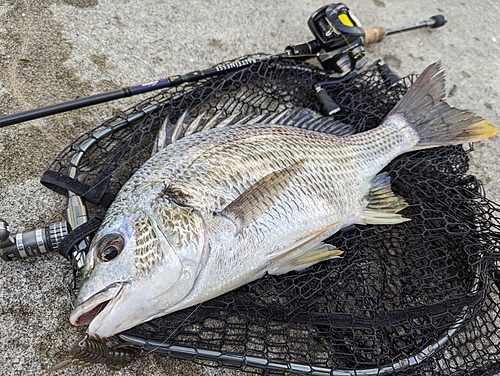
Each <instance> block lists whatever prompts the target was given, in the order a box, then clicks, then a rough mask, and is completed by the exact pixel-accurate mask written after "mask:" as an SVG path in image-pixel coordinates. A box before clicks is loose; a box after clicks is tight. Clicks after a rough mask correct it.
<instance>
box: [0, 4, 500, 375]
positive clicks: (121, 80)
mask: <svg viewBox="0 0 500 376" xmlns="http://www.w3.org/2000/svg"><path fill="white" fill-rule="evenodd" d="M325 4H327V3H326V2H324V1H318V0H297V1H293V2H291V1H285V0H275V1H272V2H271V1H269V2H264V1H257V0H245V1H241V0H224V1H222V0H207V1H197V0H193V1H189V2H187V1H185V0H169V1H166V0H164V1H161V0H143V1H130V0H5V1H2V2H1V3H0V115H6V114H11V113H15V112H19V111H23V110H27V109H31V108H35V107H40V106H44V105H49V104H53V103H57V102H60V101H64V100H68V99H72V98H76V97H78V96H87V95H91V94H95V93H99V92H103V91H109V90H114V89H117V88H119V87H123V86H128V85H133V84H136V83H140V82H148V81H151V80H153V79H156V78H161V77H165V76H169V75H173V74H179V73H186V72H189V71H191V70H196V69H203V68H206V67H209V66H211V65H213V64H215V63H218V62H221V61H223V60H226V59H230V58H235V57H238V56H241V55H245V54H248V53H256V52H268V53H274V52H282V51H283V50H284V48H285V47H286V46H287V45H289V44H294V43H302V42H305V41H308V40H310V39H311V35H310V32H309V30H308V27H307V20H308V18H309V16H310V14H311V13H312V12H314V11H315V10H317V9H318V8H320V7H321V6H323V5H325ZM346 4H347V5H348V6H349V7H350V8H351V10H352V11H353V12H354V13H355V14H356V15H357V17H358V18H359V19H360V20H361V22H362V24H363V26H365V27H370V26H376V25H384V26H387V27H395V26H399V25H403V24H407V23H413V22H416V21H421V20H424V19H427V18H429V17H430V16H432V15H435V14H438V13H443V14H445V15H446V16H447V18H448V20H449V21H448V24H447V25H446V26H445V27H443V28H441V29H438V30H419V31H413V32H409V33H406V34H403V35H396V36H391V37H388V38H387V40H386V41H385V42H383V43H381V44H379V45H376V46H372V47H370V48H368V56H369V57H370V58H371V59H372V60H374V59H376V58H378V57H382V58H384V59H385V61H386V62H388V63H389V65H390V66H391V67H392V68H393V69H394V70H395V71H396V72H397V73H399V74H400V75H407V74H410V73H419V72H421V71H422V70H423V69H424V68H425V67H426V66H427V65H428V64H430V63H432V62H434V61H437V60H441V61H442V63H443V66H444V68H445V70H446V72H447V82H448V86H447V88H448V90H449V91H450V92H451V94H452V96H451V97H450V102H451V103H452V104H453V105H455V106H457V107H460V108H468V109H470V110H473V111H475V112H477V113H479V114H481V115H482V116H485V117H487V118H489V119H490V120H491V121H492V122H493V123H496V124H500V111H499V109H498V104H499V88H500V64H499V62H498V59H499V57H500V24H499V23H498V20H500V5H498V3H497V2H496V1H495V0H481V1H480V0H468V1H465V0H464V1H456V0H441V1H440V0H432V1H431V0H422V1H418V2H417V1H413V0H408V1H406V0H371V1H362V0H351V1H346ZM142 98H145V97H142ZM142 98H131V99H128V100H120V101H115V102H113V103H109V104H104V105H99V106H95V107H92V108H87V109H82V110H77V111H73V112H70V113H66V114H61V115H57V116H52V117H48V118H45V119H40V120H34V121H31V122H28V123H24V124H18V125H14V126H9V127H6V128H1V129H0V218H3V219H5V220H7V221H8V222H9V223H10V224H11V226H12V228H13V232H18V231H22V230H29V229H32V228H35V227H41V226H46V225H48V224H49V223H50V222H53V221H56V220H61V219H63V218H64V217H63V216H64V207H65V200H64V199H63V198H62V197H59V196H58V195H56V194H54V193H52V192H50V191H49V190H47V189H46V188H44V187H42V186H41V185H40V184H39V183H38V180H39V178H40V177H41V175H42V174H43V172H44V171H45V169H46V168H47V167H48V165H49V164H50V163H51V162H52V161H53V160H54V158H55V157H56V156H57V154H58V153H59V152H60V151H61V150H62V149H63V148H64V147H66V146H67V145H68V144H69V143H71V141H72V140H73V139H74V138H75V137H77V136H78V135H79V134H81V133H82V132H83V131H86V130H89V129H91V128H93V127H94V126H96V125H98V124H100V123H101V122H103V121H104V120H106V119H107V118H109V117H110V116H111V115H112V114H113V113H114V111H116V110H120V109H121V110H123V109H126V108H128V107H130V105H131V104H133V103H135V102H138V101H139V100H141V99H142ZM499 144H500V137H499V136H497V137H495V138H493V139H491V140H488V141H486V142H483V143H479V144H477V145H476V150H475V152H474V153H473V154H472V170H473V172H475V173H476V174H477V175H478V176H479V178H480V179H481V180H482V181H483V182H484V184H485V187H486V192H487V195H488V197H490V198H491V199H492V200H494V201H496V202H500V193H499V192H498V190H497V183H498V180H499V177H500V171H499V169H500V167H499V164H498V162H497V160H498V157H499V154H500V148H499V146H500V145H499ZM66 270H67V264H66V261H65V260H64V259H62V258H61V257H60V256H58V255H55V254H54V255H46V256H43V257H40V258H38V259H34V260H27V261H22V262H10V263H6V262H0V373H1V374H3V375H32V374H39V373H40V372H41V371H42V370H45V369H47V368H48V367H49V366H50V365H51V364H53V363H55V362H57V361H58V360H60V359H61V357H63V356H64V355H66V354H67V353H68V349H69V346H71V345H72V344H73V343H75V342H76V341H77V340H78V339H80V338H81V336H82V334H83V332H84V329H82V328H76V327H73V326H71V325H70V323H69V321H68V318H69V311H70V305H69V302H68V298H67V293H66V290H65V288H64V287H63V285H62V277H63V273H64V272H65V271H66ZM109 372H110V371H109V370H107V369H106V368H105V367H103V366H100V365H97V366H92V367H88V368H86V369H79V368H77V367H74V366H73V367H71V368H69V369H67V370H65V371H61V372H59V374H60V375H75V374H81V375H84V374H85V375H104V374H108V373H109ZM116 374H117V375H169V374H196V375H224V374H227V375H233V374H239V372H237V371H225V370H222V369H212V368H205V367H202V366H198V365H195V364H192V363H190V362H187V361H179V360H170V359H164V358H157V357H153V356H141V357H140V358H139V360H137V361H136V362H134V363H133V364H132V365H131V366H129V367H127V368H125V369H123V370H122V371H120V372H118V373H116Z"/></svg>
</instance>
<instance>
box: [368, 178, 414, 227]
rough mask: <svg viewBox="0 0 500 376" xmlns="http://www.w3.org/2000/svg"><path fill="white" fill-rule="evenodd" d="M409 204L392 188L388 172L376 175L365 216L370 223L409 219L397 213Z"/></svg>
mask: <svg viewBox="0 0 500 376" xmlns="http://www.w3.org/2000/svg"><path fill="white" fill-rule="evenodd" d="M407 206H408V203H407V202H406V201H405V199H404V198H402V197H400V196H397V195H396V194H395V193H394V192H393V191H392V189H391V177H390V176H389V174H388V173H387V172H382V173H380V174H378V175H377V176H375V178H374V179H373V181H372V187H371V190H370V193H369V195H368V205H367V206H366V208H365V210H364V211H363V216H364V218H365V221H366V223H368V224H374V225H375V224H376V225H381V224H396V223H402V222H406V221H409V219H408V218H404V217H402V216H401V215H400V214H397V213H398V212H399V211H401V210H403V209H404V208H406V207H407Z"/></svg>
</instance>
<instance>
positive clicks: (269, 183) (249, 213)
mask: <svg viewBox="0 0 500 376" xmlns="http://www.w3.org/2000/svg"><path fill="white" fill-rule="evenodd" d="M304 163H305V159H302V160H299V161H297V162H294V163H292V164H291V165H289V166H287V167H285V168H282V169H280V170H276V171H273V172H271V173H269V174H267V175H266V176H264V177H263V178H262V179H260V180H259V181H258V182H256V183H255V184H253V185H252V186H251V187H249V188H248V189H247V190H246V191H245V192H243V193H242V194H241V195H240V196H239V197H238V198H236V199H235V200H234V201H233V202H231V203H230V204H229V205H227V206H226V207H225V208H224V209H223V210H222V211H221V213H220V214H222V215H224V216H226V217H228V218H230V219H232V220H233V221H234V222H235V223H236V224H237V226H238V228H239V229H240V230H241V229H242V228H245V227H247V226H248V225H249V224H250V223H252V222H253V221H255V220H256V219H257V218H258V217H260V216H261V215H262V214H263V213H264V212H266V211H267V209H269V208H270V207H271V206H272V205H273V204H274V203H275V202H276V201H277V200H278V199H279V197H280V196H281V194H282V193H283V191H284V190H285V188H286V187H287V186H288V184H289V182H290V180H292V178H293V177H294V176H295V175H296V174H297V173H298V171H299V170H300V169H301V168H302V166H303V165H304Z"/></svg>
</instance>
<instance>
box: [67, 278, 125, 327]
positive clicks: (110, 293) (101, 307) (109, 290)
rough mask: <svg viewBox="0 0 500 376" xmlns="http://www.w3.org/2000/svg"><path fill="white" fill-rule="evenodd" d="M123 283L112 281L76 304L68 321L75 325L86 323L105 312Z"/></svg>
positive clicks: (115, 298) (117, 294)
mask: <svg viewBox="0 0 500 376" xmlns="http://www.w3.org/2000/svg"><path fill="white" fill-rule="evenodd" d="M123 285H124V283H119V282H117V283H113V284H111V285H109V286H108V287H106V288H105V289H103V290H101V291H99V292H98V293H96V294H94V295H92V296H91V297H90V298H89V299H87V300H85V301H83V302H82V303H80V304H79V305H77V306H76V307H75V308H74V309H73V311H72V312H71V314H70V316H69V321H70V322H71V323H72V324H73V325H76V326H80V325H87V324H90V323H91V322H92V321H94V320H95V319H96V318H98V317H99V316H102V315H105V314H107V312H109V311H110V310H111V308H112V306H113V303H114V302H115V301H116V300H117V299H118V297H119V295H120V292H121V291H122V288H123Z"/></svg>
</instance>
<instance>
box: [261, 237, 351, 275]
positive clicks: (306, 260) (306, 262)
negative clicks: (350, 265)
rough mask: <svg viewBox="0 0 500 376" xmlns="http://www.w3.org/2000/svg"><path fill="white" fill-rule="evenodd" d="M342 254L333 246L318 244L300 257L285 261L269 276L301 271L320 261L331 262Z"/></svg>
mask: <svg viewBox="0 0 500 376" xmlns="http://www.w3.org/2000/svg"><path fill="white" fill-rule="evenodd" d="M343 253H344V252H343V251H341V250H339V249H337V248H335V247H334V246H333V245H330V244H325V243H319V244H318V245H317V246H315V247H313V248H311V249H309V250H308V251H306V252H304V253H302V254H301V255H299V256H297V257H295V258H291V257H289V259H288V260H286V261H287V262H286V263H282V264H280V265H279V266H278V267H277V268H275V269H274V270H273V271H272V272H270V274H284V273H288V272H290V271H292V270H302V269H305V268H308V267H310V266H312V265H314V264H317V263H318V262H320V261H326V260H331V259H333V258H336V257H339V256H340V255H342V254H343Z"/></svg>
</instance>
